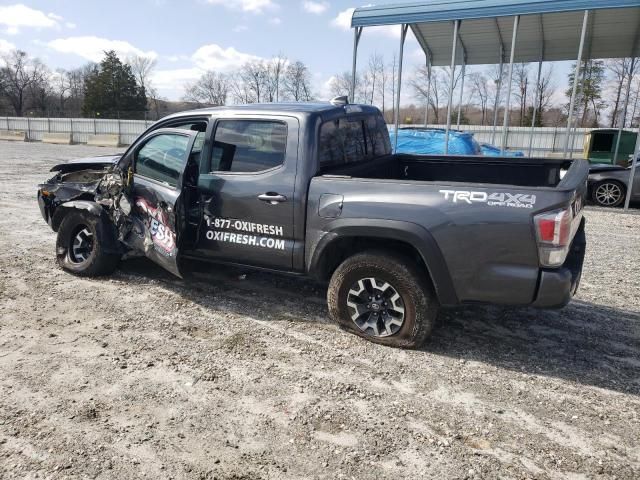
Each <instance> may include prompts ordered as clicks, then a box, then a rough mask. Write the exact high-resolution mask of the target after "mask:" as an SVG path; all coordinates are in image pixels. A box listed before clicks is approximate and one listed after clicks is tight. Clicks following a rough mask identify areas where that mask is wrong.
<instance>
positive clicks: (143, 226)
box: [127, 128, 203, 277]
mask: <svg viewBox="0 0 640 480" xmlns="http://www.w3.org/2000/svg"><path fill="white" fill-rule="evenodd" d="M197 135H203V133H198V132H195V131H189V130H178V129H172V128H165V129H160V130H156V131H154V132H152V133H150V134H149V135H148V136H147V137H146V138H145V139H144V140H143V141H142V142H140V144H139V146H138V147H137V148H136V149H135V150H134V151H133V152H132V155H133V162H132V165H133V180H132V184H131V190H130V192H131V195H130V199H131V204H132V205H131V207H132V208H131V218H132V221H133V227H132V231H131V233H130V234H129V238H127V243H128V244H129V245H130V246H131V247H132V248H134V249H135V250H140V251H143V252H144V254H145V255H146V256H147V257H148V258H150V259H151V260H153V261H154V262H155V263H157V264H158V265H160V266H161V267H163V268H165V269H167V270H169V271H170V272H171V273H173V274H174V275H177V276H179V277H181V276H182V275H181V274H180V270H179V254H180V247H181V244H182V242H183V241H184V238H183V237H184V233H185V224H186V222H185V218H184V217H185V212H186V211H187V209H188V207H189V206H188V205H185V202H188V201H189V197H190V195H189V191H188V189H189V188H190V187H189V185H190V184H192V180H190V179H189V174H190V173H189V172H192V171H194V170H195V171H197V167H196V168H195V169H194V168H192V166H193V164H194V162H195V161H196V159H195V158H192V157H195V156H198V155H199V154H200V152H194V151H193V150H194V141H195V139H196V136H197Z"/></svg>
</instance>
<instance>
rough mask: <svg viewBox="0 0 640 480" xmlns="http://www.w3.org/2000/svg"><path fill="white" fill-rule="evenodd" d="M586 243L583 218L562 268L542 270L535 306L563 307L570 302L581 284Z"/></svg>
mask: <svg viewBox="0 0 640 480" xmlns="http://www.w3.org/2000/svg"><path fill="white" fill-rule="evenodd" d="M586 243H587V242H586V238H585V234H584V220H582V223H581V224H580V228H579V229H578V231H577V232H576V236H575V237H574V239H573V243H572V244H571V250H570V252H569V255H568V256H567V259H566V260H565V262H564V265H562V267H560V268H554V269H542V270H540V277H539V281H538V292H537V295H536V299H535V300H534V302H533V306H534V307H539V308H562V307H564V306H565V305H566V304H567V303H569V301H570V300H571V298H572V297H573V296H574V295H575V293H576V292H577V290H578V286H579V285H580V278H581V277H582V265H583V263H584V254H585V249H586Z"/></svg>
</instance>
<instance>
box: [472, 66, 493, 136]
mask: <svg viewBox="0 0 640 480" xmlns="http://www.w3.org/2000/svg"><path fill="white" fill-rule="evenodd" d="M469 77H470V80H471V85H472V90H471V93H472V98H476V99H477V100H478V106H479V108H480V125H485V124H486V121H487V107H488V102H489V79H487V77H485V76H484V75H483V74H482V73H480V72H473V73H471V74H470V75H469Z"/></svg>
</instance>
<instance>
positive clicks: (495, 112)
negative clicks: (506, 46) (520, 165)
mask: <svg viewBox="0 0 640 480" xmlns="http://www.w3.org/2000/svg"><path fill="white" fill-rule="evenodd" d="M503 69H504V51H503V48H502V45H501V46H500V68H499V70H498V75H499V78H498V85H496V101H495V102H494V103H493V128H492V129H491V145H495V142H496V129H497V127H498V104H499V102H500V90H502V72H503Z"/></svg>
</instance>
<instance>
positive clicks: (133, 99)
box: [82, 50, 147, 118]
mask: <svg viewBox="0 0 640 480" xmlns="http://www.w3.org/2000/svg"><path fill="white" fill-rule="evenodd" d="M146 109H147V97H146V93H145V91H144V87H141V86H139V85H138V84H137V83H136V79H135V76H134V75H133V72H132V71H131V67H130V66H129V65H127V64H125V63H122V61H120V59H119V58H118V56H117V55H116V52H114V51H113V50H111V51H109V52H105V57H104V59H103V60H102V62H100V65H96V66H94V68H93V70H92V71H91V72H90V73H89V75H88V76H87V79H86V82H85V96H84V104H83V106H82V112H83V113H84V114H85V115H98V114H99V115H100V116H101V117H103V118H142V117H143V116H144V112H145V111H146Z"/></svg>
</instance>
